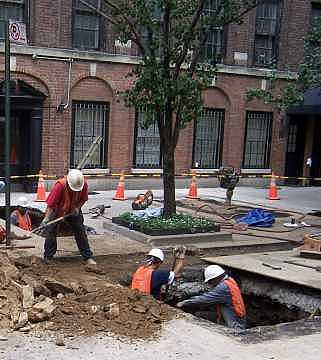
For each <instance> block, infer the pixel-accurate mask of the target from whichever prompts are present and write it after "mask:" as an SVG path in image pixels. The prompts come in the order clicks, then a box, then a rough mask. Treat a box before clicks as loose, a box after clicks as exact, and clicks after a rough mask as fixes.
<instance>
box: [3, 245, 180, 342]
mask: <svg viewBox="0 0 321 360" xmlns="http://www.w3.org/2000/svg"><path fill="white" fill-rule="evenodd" d="M14 264H16V265H17V266H18V267H17V266H15V265H14ZM81 271H82V276H83V277H84V278H86V279H87V280H82V279H81V277H80V278H79V279H77V280H76V279H73V278H72V279H71V280H72V281H71V282H69V281H66V278H64V277H60V276H59V274H58V272H57V270H55V269H52V267H48V266H46V265H45V264H43V263H42V262H38V261H32V260H31V259H24V260H18V261H17V260H11V259H10V258H9V256H8V255H7V254H6V253H2V252H0V288H1V295H0V310H1V311H0V329H1V328H2V329H12V330H16V331H20V332H24V333H29V332H30V333H32V332H34V331H36V332H37V333H38V334H39V333H43V334H45V333H44V332H45V331H54V332H55V331H57V332H59V334H60V335H59V336H57V338H56V339H57V340H56V344H57V345H58V346H64V337H65V336H70V335H72V336H75V335H92V334H96V333H97V332H106V333H108V334H114V335H115V336H120V337H126V338H131V339H146V338H151V337H154V336H155V335H157V334H158V332H159V330H160V329H161V327H162V323H163V322H165V321H168V320H170V319H171V318H172V317H173V316H174V314H175V310H173V309H172V308H170V307H169V306H167V305H165V304H163V303H161V302H158V301H156V300H154V299H153V298H152V297H150V296H146V295H143V294H140V293H137V292H134V291H132V290H130V289H129V288H124V287H122V286H120V285H114V284H111V283H110V282H108V280H107V279H102V278H101V277H100V278H99V277H98V276H97V275H95V274H88V273H87V272H86V271H85V269H84V267H81ZM77 274H78V273H77ZM58 340H59V341H58ZM60 340H61V341H60Z"/></svg>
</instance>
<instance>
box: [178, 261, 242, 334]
mask: <svg viewBox="0 0 321 360" xmlns="http://www.w3.org/2000/svg"><path fill="white" fill-rule="evenodd" d="M204 277H205V283H206V284H207V285H208V287H209V291H208V292H205V293H204V294H202V295H198V296H193V297H191V298H190V299H188V300H184V301H181V302H179V303H178V304H177V307H179V308H183V309H184V310H186V311H190V312H195V311H198V310H201V311H200V316H202V313H203V315H204V314H205V313H206V312H205V311H203V312H202V310H207V313H208V315H209V316H206V317H207V318H211V319H213V318H215V320H216V322H218V323H221V322H222V320H223V323H224V324H225V325H226V326H227V327H230V328H234V329H245V327H246V310H245V305H244V301H243V297H242V294H241V290H240V288H239V286H238V284H237V283H236V281H235V280H234V279H233V278H232V277H230V276H228V275H227V274H226V272H225V271H224V269H223V268H221V267H220V266H218V265H210V266H208V267H207V268H206V269H205V270H204ZM211 315H215V316H211Z"/></svg>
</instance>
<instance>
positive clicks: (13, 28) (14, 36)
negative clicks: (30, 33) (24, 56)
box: [9, 20, 27, 44]
mask: <svg viewBox="0 0 321 360" xmlns="http://www.w3.org/2000/svg"><path fill="white" fill-rule="evenodd" d="M9 39H10V41H11V42H14V43H16V44H27V33H26V24H24V23H23V22H20V21H15V20H9Z"/></svg>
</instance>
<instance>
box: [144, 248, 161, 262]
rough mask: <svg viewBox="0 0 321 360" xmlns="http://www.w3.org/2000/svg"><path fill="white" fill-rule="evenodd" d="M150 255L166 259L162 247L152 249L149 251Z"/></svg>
mask: <svg viewBox="0 0 321 360" xmlns="http://www.w3.org/2000/svg"><path fill="white" fill-rule="evenodd" d="M148 255H149V256H154V257H155V258H157V259H159V260H160V261H164V253H163V251H162V250H161V249H152V250H151V251H150V252H149V253H148Z"/></svg>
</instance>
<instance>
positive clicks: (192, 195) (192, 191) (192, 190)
mask: <svg viewBox="0 0 321 360" xmlns="http://www.w3.org/2000/svg"><path fill="white" fill-rule="evenodd" d="M186 197H187V198H189V199H199V196H198V194H197V183H196V175H195V174H193V177H192V181H191V183H190V186H189V191H188V195H186Z"/></svg>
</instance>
